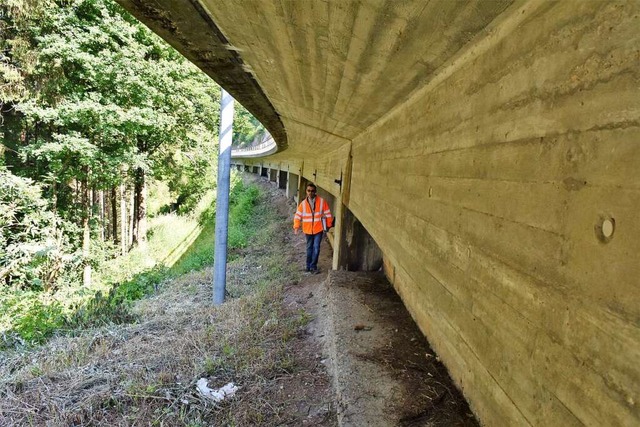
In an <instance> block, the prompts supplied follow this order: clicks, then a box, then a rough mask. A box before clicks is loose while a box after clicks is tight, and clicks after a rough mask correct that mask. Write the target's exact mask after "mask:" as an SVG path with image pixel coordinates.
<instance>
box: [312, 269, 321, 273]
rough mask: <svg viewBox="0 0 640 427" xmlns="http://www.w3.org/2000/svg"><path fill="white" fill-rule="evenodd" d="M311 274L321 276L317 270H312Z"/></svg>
mask: <svg viewBox="0 0 640 427" xmlns="http://www.w3.org/2000/svg"><path fill="white" fill-rule="evenodd" d="M311 274H320V270H318V269H317V268H316V269H315V270H311Z"/></svg>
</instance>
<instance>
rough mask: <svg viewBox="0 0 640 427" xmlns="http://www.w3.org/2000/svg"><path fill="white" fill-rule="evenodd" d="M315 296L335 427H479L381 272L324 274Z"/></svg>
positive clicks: (334, 272)
mask: <svg viewBox="0 0 640 427" xmlns="http://www.w3.org/2000/svg"><path fill="white" fill-rule="evenodd" d="M316 292H319V293H321V294H322V297H323V298H324V299H325V301H326V305H327V307H326V315H327V318H326V319H325V331H326V332H325V333H326V335H325V341H326V347H327V348H328V349H329V350H328V352H329V355H330V360H329V361H328V363H329V368H330V371H331V372H332V374H333V377H334V387H335V389H336V393H337V399H338V407H337V412H338V421H339V423H340V425H341V426H345V427H361V426H376V427H386V426H388V427H392V426H399V425H404V426H416V427H417V426H436V425H440V426H461V427H462V426H468V427H473V426H477V425H478V423H477V421H476V420H475V419H474V417H473V414H471V413H470V412H469V408H468V406H467V404H466V402H465V401H464V399H463V398H462V397H461V395H460V393H459V392H458V391H457V390H455V388H453V384H452V383H451V379H450V378H448V375H447V372H446V369H445V368H444V366H442V364H441V363H440V362H439V361H438V357H437V356H436V355H435V354H434V353H433V351H432V350H431V348H429V345H428V344H427V343H426V342H425V340H424V337H422V336H421V333H420V330H419V329H418V328H417V327H416V325H415V323H414V322H413V320H412V319H411V317H410V315H409V313H407V311H406V309H405V307H404V306H403V304H402V301H401V300H400V299H399V298H398V296H397V294H396V293H395V292H394V290H393V288H392V287H391V286H390V285H389V282H387V280H386V279H385V277H384V275H383V274H382V273H363V272H360V273H358V272H346V271H331V272H329V275H328V277H327V279H326V281H325V282H324V283H323V284H322V285H321V287H319V289H317V290H316Z"/></svg>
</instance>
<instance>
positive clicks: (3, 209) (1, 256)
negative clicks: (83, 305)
mask: <svg viewBox="0 0 640 427" xmlns="http://www.w3.org/2000/svg"><path fill="white" fill-rule="evenodd" d="M67 227H69V225H68V224H66V223H65V222H63V221H62V219H60V217H58V216H57V215H56V214H54V213H53V212H51V210H49V206H48V204H47V202H46V201H45V200H43V199H42V197H41V188H40V187H39V186H38V185H36V184H34V183H33V182H32V181H31V180H29V179H26V178H21V177H18V176H15V175H13V174H12V173H11V172H9V171H8V170H7V169H6V168H5V167H2V166H0V282H4V284H6V285H8V286H9V287H11V288H13V289H34V290H47V289H51V288H54V287H55V285H56V283H57V280H58V279H59V277H60V276H61V275H62V274H63V273H64V272H65V270H68V268H69V267H70V265H71V264H73V262H74V261H75V260H76V258H77V256H76V255H74V254H73V253H72V250H71V248H70V245H69V243H68V241H67V239H66V238H65V234H66V233H64V230H65V229H66V228H67Z"/></svg>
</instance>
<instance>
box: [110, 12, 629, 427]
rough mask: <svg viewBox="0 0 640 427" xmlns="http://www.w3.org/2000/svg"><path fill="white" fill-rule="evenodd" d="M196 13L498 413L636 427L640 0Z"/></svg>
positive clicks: (507, 417)
mask: <svg viewBox="0 0 640 427" xmlns="http://www.w3.org/2000/svg"><path fill="white" fill-rule="evenodd" d="M163 1H164V0H163ZM123 2H124V0H123ZM124 3H126V2H124ZM135 3H136V4H144V3H146V2H145V1H144V0H137V1H136V2H135ZM148 3H149V4H152V3H153V4H158V3H162V1H160V2H157V1H154V2H151V1H149V2H148ZM171 3H172V4H173V5H178V4H180V3H183V2H177V1H176V2H171ZM184 3H185V4H191V2H189V1H186V0H184ZM199 4H202V5H204V6H203V8H204V10H206V11H207V13H209V14H210V16H211V17H212V19H213V21H215V23H216V24H217V26H218V28H219V29H220V31H221V33H223V34H224V36H225V37H226V38H227V39H228V40H229V43H230V44H232V45H233V46H234V48H236V49H237V50H236V52H237V54H238V55H239V56H240V57H241V58H242V60H243V61H244V63H245V64H247V65H248V66H249V68H247V69H248V70H250V71H248V72H249V73H250V74H251V76H253V78H254V79H255V81H256V82H257V84H258V85H259V87H260V89H261V90H262V92H263V94H264V96H265V97H266V98H267V99H268V100H269V102H270V105H271V106H272V108H273V110H274V111H275V113H274V114H275V115H276V116H279V117H281V118H282V123H283V125H284V129H285V130H286V135H287V138H288V143H289V148H288V149H287V150H285V151H283V152H281V153H278V154H276V155H275V156H271V157H269V158H268V159H265V160H260V161H264V162H270V163H273V164H277V166H275V165H274V166H269V167H276V168H279V169H281V170H288V171H290V172H293V173H296V174H300V176H301V178H302V179H307V180H312V181H316V182H318V184H319V186H320V187H321V188H322V189H323V190H324V191H326V192H328V193H331V194H332V195H334V196H335V200H336V204H337V205H338V206H335V207H334V209H335V210H339V209H342V208H343V206H342V204H344V207H346V208H348V209H349V210H350V211H351V212H352V213H353V214H354V215H355V216H356V217H357V218H358V220H359V221H360V222H361V223H362V225H363V226H364V227H365V228H366V229H367V230H368V231H369V233H370V234H371V235H372V237H373V238H374V239H375V241H376V242H377V243H378V245H379V246H380V248H381V249H382V252H383V254H384V256H385V266H386V272H387V274H388V276H389V277H390V279H391V280H392V282H393V284H394V287H395V288H396V289H397V291H398V293H399V294H400V295H401V297H402V299H403V301H404V303H405V304H406V306H407V307H408V308H409V310H410V311H411V313H412V315H413V317H414V319H415V320H416V322H417V323H418V325H419V326H420V328H421V329H422V331H423V332H424V333H425V335H427V336H428V338H429V341H430V342H431V343H432V345H433V346H434V348H435V350H436V351H437V352H438V354H439V355H440V357H441V358H442V360H443V361H444V363H445V364H446V365H447V367H448V369H449V370H450V372H451V373H452V375H453V377H454V379H455V380H456V382H457V383H458V385H459V386H460V388H461V389H462V390H463V392H464V393H465V395H466V396H467V398H468V399H469V400H470V402H471V405H472V408H473V409H474V411H475V412H476V413H477V414H478V416H479V417H480V418H481V420H482V421H483V422H484V423H485V424H487V425H500V426H502V425H539V426H548V425H563V426H565V425H583V424H586V425H598V426H600V425H638V424H640V407H639V406H638V405H639V403H638V402H639V399H640V397H639V396H638V390H640V364H639V363H638V360H640V279H639V278H640V262H638V254H639V253H640V225H639V224H640V223H639V221H638V212H639V211H640V184H639V180H638V170H640V144H639V141H640V55H639V52H640V17H639V16H640V2H638V1H637V0H634V1H625V2H614V1H602V2H600V1H570V0H569V1H562V2H552V1H541V0H531V1H514V2H510V1H505V2H492V1H478V2H474V1H471V2H453V1H448V0H443V1H431V2H424V1H418V0H416V1H408V0H407V1H402V2H396V1H374V0H370V1H369V0H367V1H362V2H355V1H354V2H350V1H346V2H338V1H336V2H333V1H329V2H320V1H317V2H312V1H306V2H305V1H267V0H265V1H243V2H238V1H231V0H215V1H214V0H203V1H201V2H199ZM136 7H137V6H136ZM176 7H177V6H176ZM178 9H179V8H178ZM172 10H173V9H172ZM184 10H187V9H184ZM171 13H173V12H171ZM185 14H188V13H187V12H184V14H182V15H181V16H184V15H185ZM185 19H187V18H185ZM195 19H196V20H197V19H200V18H197V17H196V18H195ZM181 28H182V27H181ZM193 28H197V26H196V25H194V26H193ZM185 31H187V32H185V33H181V34H180V36H181V37H183V38H184V39H185V40H188V39H191V38H193V40H197V39H198V37H199V36H198V30H194V32H193V33H188V31H189V29H188V28H186V27H185ZM169 37H174V36H172V34H169ZM194 43H195V41H194ZM214 54H215V52H214ZM222 62H223V63H224V62H225V61H222ZM219 71H220V72H222V69H220V70H219ZM232 84H237V85H240V86H242V85H244V84H245V83H243V82H241V81H238V82H233V83H232ZM238 93H239V95H242V96H249V97H250V98H252V99H253V95H250V94H249V93H248V92H247V93H244V92H241V91H239V92H238ZM256 99H257V98H256ZM240 101H241V102H243V103H245V102H244V100H243V99H240ZM245 105H246V103H245ZM247 106H248V105H247ZM260 161H258V160H254V161H247V164H259V162H260ZM341 176H342V178H343V179H342V182H341V184H340V185H338V184H337V183H336V182H335V180H336V179H339V178H340V177H341ZM340 202H341V203H342V204H340ZM341 230H342V228H341V227H340V224H338V225H337V226H336V232H340V231H341ZM337 241H340V239H337ZM337 252H339V249H338V250H337Z"/></svg>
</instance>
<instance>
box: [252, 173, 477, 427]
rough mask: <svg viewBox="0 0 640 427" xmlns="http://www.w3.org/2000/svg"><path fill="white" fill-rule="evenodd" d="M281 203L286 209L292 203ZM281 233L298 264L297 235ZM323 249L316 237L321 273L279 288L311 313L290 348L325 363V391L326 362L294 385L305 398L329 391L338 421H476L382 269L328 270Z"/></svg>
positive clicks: (327, 251) (290, 303) (290, 302)
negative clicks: (310, 378)
mask: <svg viewBox="0 0 640 427" xmlns="http://www.w3.org/2000/svg"><path fill="white" fill-rule="evenodd" d="M264 184H265V183H264V182H263V185H264ZM267 185H269V184H267ZM288 204H289V210H290V215H291V214H292V211H293V209H294V208H295V207H294V206H293V205H292V204H291V202H288ZM288 240H289V241H290V245H291V248H293V249H294V252H293V254H292V255H291V256H292V259H294V260H295V261H294V262H295V263H296V264H297V265H299V266H300V267H302V266H303V265H304V251H305V244H304V238H303V237H300V236H291V235H290V236H289V237H288ZM291 248H289V249H288V250H290V249H291ZM331 254H332V249H331V247H330V246H329V244H328V243H327V241H326V240H325V241H323V243H322V249H321V257H320V262H319V267H320V270H321V274H319V275H310V276H309V275H302V276H301V278H300V280H299V282H298V283H295V284H294V285H291V286H288V287H286V289H285V305H286V306H287V308H288V309H289V310H301V309H302V310H304V311H306V312H307V313H308V314H309V316H311V318H312V321H311V322H310V323H309V324H308V325H307V327H306V329H305V331H304V332H305V333H304V335H303V336H302V337H301V338H300V340H299V341H298V342H297V343H296V353H297V354H299V355H301V356H302V355H305V356H302V358H303V359H304V358H305V357H306V358H307V359H308V361H310V362H311V363H312V365H313V367H314V368H316V369H317V368H318V367H319V365H318V362H319V363H320V364H321V365H322V368H324V367H327V368H328V372H329V374H330V375H331V377H332V378H331V383H332V385H333V387H332V390H331V391H328V390H327V388H326V379H325V378H324V376H325V375H326V373H327V370H325V369H317V370H316V371H315V372H317V375H318V376H317V377H316V381H315V382H311V381H310V383H313V384H321V387H316V386H313V387H312V388H311V389H310V390H309V389H306V390H300V393H301V394H302V395H305V393H306V396H307V397H308V398H311V401H318V397H320V396H316V397H315V398H314V397H313V394H314V393H321V395H322V397H320V399H319V400H321V401H327V399H330V400H331V399H333V400H334V404H333V409H334V410H335V415H336V418H337V421H338V423H339V425H341V426H354V427H360V426H379V427H384V426H466V427H473V426H477V425H478V423H477V421H476V420H475V418H474V416H473V414H472V413H471V411H470V410H469V407H468V405H467V403H466V401H465V400H464V398H463V397H462V395H461V393H460V392H459V391H458V390H457V389H456V387H455V385H454V384H453V382H452V380H451V378H450V377H449V375H448V372H447V370H446V368H445V367H444V366H443V365H442V363H440V361H439V359H438V357H437V355H436V354H435V353H434V352H433V350H432V349H431V348H430V346H429V344H428V342H427V341H426V339H425V338H424V336H423V335H422V333H421V332H420V330H419V329H418V328H417V326H416V325H415V323H414V322H413V320H412V319H411V316H410V315H409V313H408V312H407V310H406V309H405V307H404V305H403V303H402V301H401V300H400V298H399V297H398V295H397V294H396V292H395V290H394V289H393V287H392V286H391V285H390V284H389V282H388V281H387V280H386V278H385V277H384V275H383V274H382V273H381V272H346V271H330V270H331ZM320 377H322V379H321V380H320V381H318V378H320ZM301 385H302V384H300V383H298V384H297V386H301ZM309 392H311V393H312V394H311V395H309ZM327 393H329V394H327ZM308 406H309V407H310V408H313V404H310V405H308ZM313 411H314V410H313V409H312V410H311V411H310V412H313ZM318 421H320V420H315V422H318ZM313 422H314V421H312V423H313ZM322 422H323V423H324V422H331V423H333V422H336V419H335V418H331V419H329V418H324V419H322ZM314 425H332V424H321V423H317V424H314Z"/></svg>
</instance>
